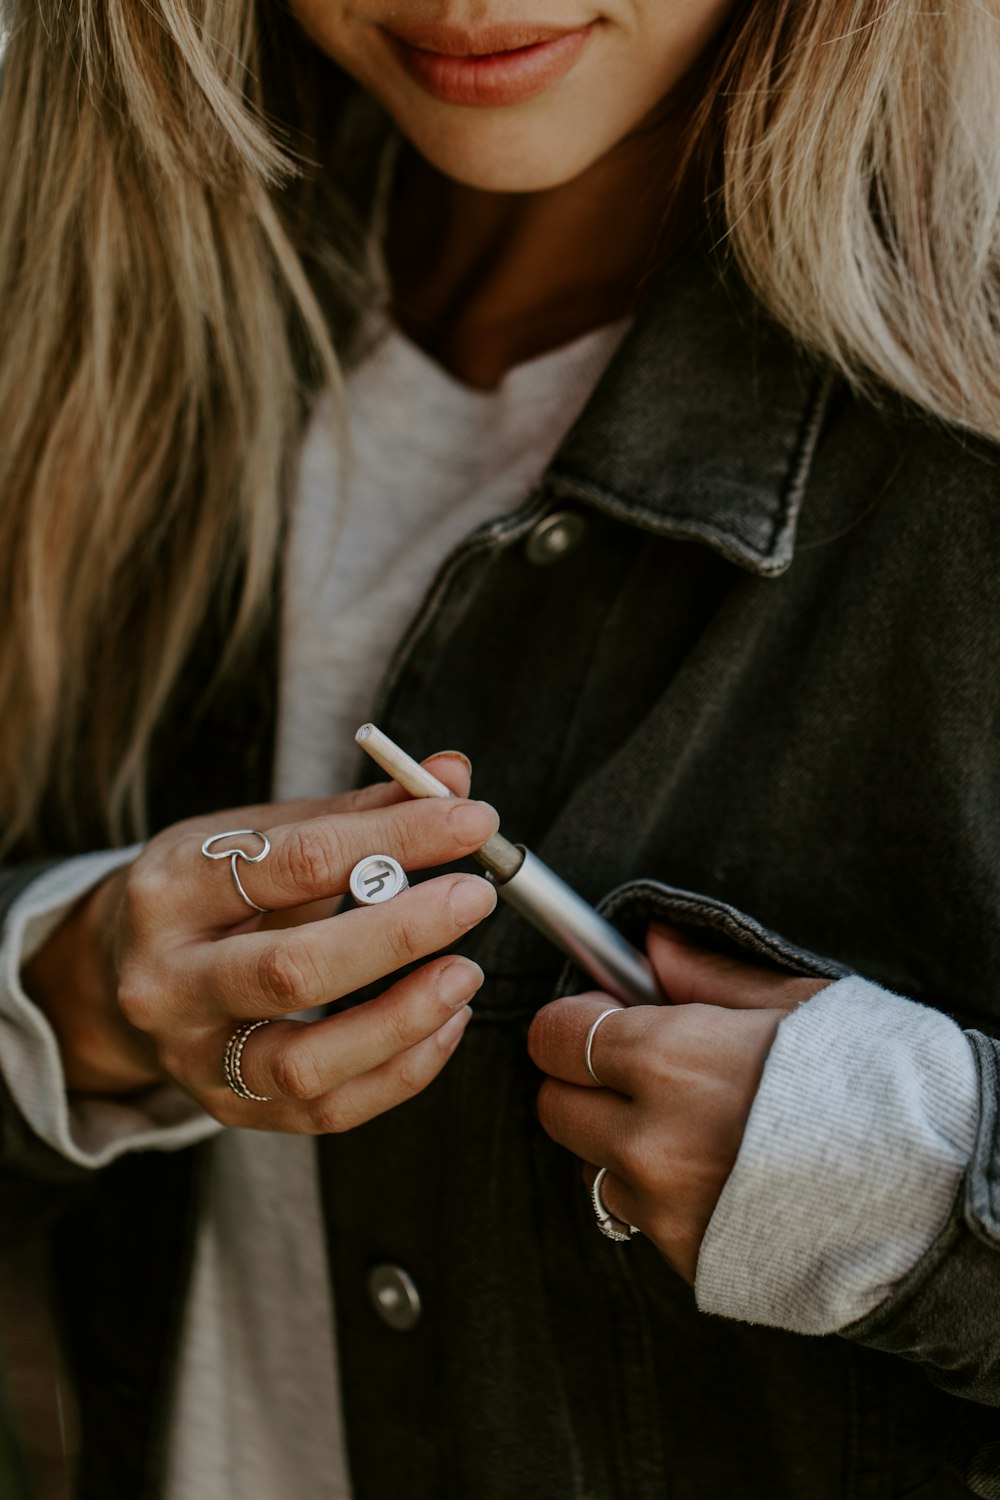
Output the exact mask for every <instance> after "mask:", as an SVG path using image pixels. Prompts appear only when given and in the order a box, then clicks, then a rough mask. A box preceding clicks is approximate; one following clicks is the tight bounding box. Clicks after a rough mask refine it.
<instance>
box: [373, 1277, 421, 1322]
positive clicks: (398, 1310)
mask: <svg viewBox="0 0 1000 1500" xmlns="http://www.w3.org/2000/svg"><path fill="white" fill-rule="evenodd" d="M368 1296H369V1299H370V1300H371V1304H372V1307H373V1308H374V1309H375V1311H376V1313H377V1314H378V1316H379V1317H380V1318H381V1320H382V1322H383V1323H384V1324H385V1325H386V1327H387V1328H395V1329H396V1331H397V1333H408V1332H409V1330H410V1329H411V1328H415V1327H416V1325H417V1323H418V1322H419V1321H420V1312H421V1307H420V1293H419V1292H418V1291H417V1288H416V1286H415V1285H414V1282H413V1278H412V1277H411V1276H409V1275H408V1274H407V1272H406V1271H404V1270H403V1268H402V1267H401V1266H375V1267H374V1268H373V1269H372V1270H371V1271H369V1273H368Z"/></svg>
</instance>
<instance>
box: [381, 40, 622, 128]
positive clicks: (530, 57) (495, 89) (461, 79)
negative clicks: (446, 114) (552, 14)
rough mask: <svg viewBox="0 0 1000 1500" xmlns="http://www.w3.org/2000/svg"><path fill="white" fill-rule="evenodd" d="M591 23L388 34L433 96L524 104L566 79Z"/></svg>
mask: <svg viewBox="0 0 1000 1500" xmlns="http://www.w3.org/2000/svg"><path fill="white" fill-rule="evenodd" d="M593 27H594V23H593V22H590V23H589V24H588V25H586V26H580V27H577V28H576V29H575V30H571V31H566V30H562V31H557V30H555V29H554V28H553V27H545V26H530V25H518V26H507V27H503V26H494V27H490V28H489V29H488V30H486V29H484V30H482V31H480V32H478V33H477V32H466V31H460V30H458V29H457V28H449V27H443V26H437V27H433V28H431V27H427V28H425V29H423V30H422V31H419V32H418V31H416V30H415V29H407V32H406V35H405V36H402V35H400V34H399V32H391V31H386V33H385V34H386V36H387V38H388V40H389V42H390V44H391V45H392V47H393V50H394V51H395V52H396V55H397V56H398V57H399V59H400V61H401V62H402V64H403V66H404V68H405V69H406V71H407V72H408V73H409V75H410V77H411V78H413V79H414V80H415V81H416V82H417V83H419V84H420V85H421V87H422V88H424V89H426V90H427V92H428V93H429V94H433V96H434V98H435V99H441V100H443V101H444V102H445V103H446V104H466V105H472V106H473V107H479V108H494V107H496V106H498V105H504V104H521V103H522V102H523V101H524V100H525V99H531V98H533V96H534V95H535V94H540V93H541V92H542V90H543V89H546V88H548V87H549V85H550V84H553V83H555V82H556V81H557V80H558V79H560V78H562V77H563V76H564V75H565V74H566V73H568V72H569V70H570V68H571V67H572V66H573V64H574V63H575V62H576V60H577V58H578V57H579V55H580V53H581V52H582V50H583V48H584V47H585V46H586V45H587V41H588V39H589V37H590V33H591V31H592V30H593ZM529 37H530V38H531V40H526V38H529Z"/></svg>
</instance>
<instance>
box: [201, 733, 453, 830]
mask: <svg viewBox="0 0 1000 1500" xmlns="http://www.w3.org/2000/svg"><path fill="white" fill-rule="evenodd" d="M421 764H422V765H423V766H424V767H425V769H426V770H428V771H430V773H431V775H432V776H436V777H437V779H438V781H443V782H444V784H445V786H447V787H448V789H449V791H450V792H451V793H452V795H453V796H454V797H468V795H469V786H470V783H471V780H472V762H471V761H470V760H469V757H468V756H467V755H463V754H462V752H461V750H439V751H438V752H437V753H436V754H434V755H431V756H429V757H428V758H427V760H425V761H423V762H422V763H421ZM413 800H414V799H413V798H411V797H410V794H409V793H408V792H405V791H404V790H403V788H402V787H401V786H400V785H399V784H398V783H397V782H395V781H376V782H373V783H372V785H371V786H362V787H356V788H355V789H354V790H353V791H349V792H338V793H337V795H336V796H334V797H301V798H296V799H294V800H293V801H290V802H258V803H255V804H253V805H252V806H250V807H235V808H229V809H228V810H225V811H223V812H220V813H213V815H212V822H213V823H214V824H215V825H216V829H215V831H216V832H219V833H221V832H222V830H223V829H225V828H236V827H247V828H249V827H251V826H252V827H254V828H262V829H263V830H264V832H265V833H266V832H268V831H269V830H270V829H272V828H279V827H282V826H283V825H285V824H288V823H298V822H305V821H306V820H307V819H309V818H321V817H325V816H327V815H328V814H330V813H338V812H364V811H366V810H367V809H369V808H376V807H391V806H393V805H394V804H396V803H398V802H407V801H413ZM189 821H191V822H193V821H194V820H189ZM203 822H205V823H206V827H207V822H206V820H205V819H199V820H198V826H199V827H201V825H202V823H203Z"/></svg>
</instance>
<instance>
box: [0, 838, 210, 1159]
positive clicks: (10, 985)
mask: <svg viewBox="0 0 1000 1500" xmlns="http://www.w3.org/2000/svg"><path fill="white" fill-rule="evenodd" d="M138 852H139V850H138V847H132V848H129V849H112V850H107V851H104V852H102V853H99V854H84V855H80V856H79V857H78V858H76V859H69V860H66V861H64V862H63V863H62V864H59V865H56V866H54V867H53V868H52V869H51V870H47V871H46V872H45V874H44V875H40V876H39V877H38V879H37V880H35V881H33V882H32V883H31V885H29V886H27V887H26V888H25V890H24V891H22V892H21V895H20V896H19V897H18V899H17V900H16V901H15V902H14V904H13V906H12V907H11V909H10V913H9V915H8V918H7V922H6V924H5V927H4V931H3V939H2V941H0V1070H2V1072H3V1076H4V1078H5V1080H6V1083H7V1086H8V1088H9V1089H10V1092H11V1095H12V1096H13V1099H14V1102H15V1104H16V1105H17V1107H18V1109H19V1110H20V1111H21V1114H22V1115H23V1116H24V1118H25V1120H27V1122H28V1124H29V1125H30V1126H31V1128H32V1130H33V1131H34V1132H35V1134H36V1135H37V1136H39V1137H40V1138H41V1139H42V1140H43V1141H45V1142H46V1143H47V1144H48V1145H50V1146H52V1147H53V1148H54V1149H55V1150H56V1151H58V1152H60V1153H61V1155H63V1156H65V1157H66V1158H67V1159H68V1160H69V1161H72V1162H75V1163H76V1164H77V1165H78V1166H82V1167H103V1166H107V1165H108V1163H109V1162H112V1161H114V1160H115V1158H116V1157H118V1156H122V1155H123V1154H124V1153H125V1152H127V1151H148V1150H159V1151H174V1150H178V1149H180V1148H181V1147H183V1146H190V1145H193V1144H194V1143H195V1142H197V1141H200V1140H204V1139H205V1138H206V1137H207V1136H210V1135H214V1134H215V1132H216V1131H217V1130H219V1129H220V1128H221V1127H220V1126H219V1125H218V1123H217V1122H216V1121H215V1120H213V1119H211V1117H210V1116H209V1115H207V1114H206V1113H205V1112H204V1110H203V1109H201V1107H200V1106H199V1105H198V1104H196V1103H195V1101H194V1100H193V1099H191V1098H190V1097H189V1096H188V1095H187V1094H185V1093H184V1092H183V1090H182V1089H179V1088H177V1087H176V1086H175V1085H173V1084H163V1085H161V1086H159V1087H156V1088H151V1089H146V1090H145V1091H144V1092H143V1093H142V1094H141V1095H134V1096H131V1097H128V1098H122V1099H113V1098H107V1099H98V1098H81V1099H74V1100H73V1101H72V1102H70V1100H69V1099H68V1097H67V1094H66V1083H65V1079H64V1076H63V1069H62V1060H61V1058H60V1055H59V1044H58V1043H57V1041H56V1038H55V1034H54V1032H53V1030H52V1028H51V1026H50V1025H49V1023H48V1020H47V1019H46V1017H45V1016H44V1015H43V1014H42V1012H41V1011H40V1010H39V1009H38V1007H37V1006H35V1005H33V1004H32V1002H31V1000H29V998H28V996H27V995H26V994H25V992H24V989H23V986H22V984H21V970H22V969H23V967H24V965H25V964H26V963H27V962H28V960H29V959H30V958H32V957H33V956H34V954H35V953H37V952H38V950H39V948H41V946H42V945H43V943H44V942H45V941H46V939H47V938H48V936H49V934H50V933H51V932H53V931H54V929H55V928H56V927H57V926H58V925H59V923H60V922H61V921H62V919H63V918H64V917H65V916H66V915H67V914H68V912H69V910H70V908H71V907H72V906H74V905H75V903H76V902H77V901H79V900H80V899H81V897H83V896H85V895H86V894H87V892H88V891H90V890H92V889H93V887H94V886H95V885H97V884H98V883H99V882H100V881H101V880H103V879H105V877H106V876H108V875H110V874H112V873H113V872H114V871H115V870H117V869H120V868H121V866H122V865H126V864H128V863H129V861H130V860H133V859H135V857H136V855H137V853H138Z"/></svg>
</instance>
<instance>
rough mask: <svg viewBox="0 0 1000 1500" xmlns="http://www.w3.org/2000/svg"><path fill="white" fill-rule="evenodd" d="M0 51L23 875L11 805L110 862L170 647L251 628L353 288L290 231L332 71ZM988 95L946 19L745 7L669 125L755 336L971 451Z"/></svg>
mask: <svg viewBox="0 0 1000 1500" xmlns="http://www.w3.org/2000/svg"><path fill="white" fill-rule="evenodd" d="M263 28H266V29H267V37H266V45H265V44H263V43H262V39H261V38H262V29H263ZM4 30H6V31H7V32H8V39H7V44H6V55H5V57H4V60H3V83H2V89H0V204H2V205H3V211H2V214H0V308H2V309H3V312H2V314H0V316H2V332H0V411H2V412H3V414H4V415H3V428H4V437H3V443H2V445H0V496H2V497H3V499H2V509H0V638H2V639H3V642H4V652H3V655H2V657H0V819H2V821H3V824H4V825H5V827H6V829H7V838H8V842H11V841H12V840H13V839H14V838H18V839H20V841H21V845H22V847H24V848H30V847H31V845H32V841H33V840H34V841H35V842H38V838H39V833H38V831H39V829H40V827H41V825H42V821H43V816H42V815H43V808H44V809H48V810H49V812H50V813H51V810H52V809H53V808H54V809H55V812H56V815H57V820H58V824H59V826H60V827H61V828H63V829H64V830H65V833H64V838H65V840H66V841H67V842H68V843H70V844H71V843H72V842H73V839H74V838H75V837H76V834H75V832H74V830H75V828H76V827H77V820H76V808H77V807H78V806H79V805H80V803H81V799H82V800H83V802H84V803H85V804H87V805H89V806H95V805H96V806H97V807H99V808H100V810H101V812H102V816H103V822H104V825H105V827H106V833H107V836H108V837H109V838H111V839H116V840H118V839H122V838H125V837H127V836H131V835H135V834H140V833H142V831H143V829H144V818H145V781H146V770H147V764H148V758H149V747H150V742H151V739H152V736H153V733H154V731H155V729H156V727H157V725H158V723H159V722H160V721H161V720H162V717H163V714H164V712H165V710H166V708H167V706H168V705H169V703H170V700H171V695H172V693H173V692H174V690H175V688H176V685H177V682H178V678H179V676H180V673H181V669H182V667H183V665H184V663H185V661H186V660H187V658H188V657H189V655H190V653H191V650H192V647H193V645H194V643H195V641H196V639H197V637H198V632H199V630H200V628H201V627H202V625H203V623H204V621H205V620H206V618H207V617H208V616H209V615H210V614H211V612H212V611H213V610H215V611H218V614H219V618H220V619H225V620H228V621H231V622H232V623H231V624H230V625H229V627H228V630H229V636H228V638H229V642H230V646H229V652H230V656H231V657H232V658H233V659H235V657H236V655H238V653H240V652H241V651H243V652H245V651H246V650H247V649H248V647H249V646H250V644H251V643H252V641H253V639H254V632H255V630H256V629H257V628H258V626H259V624H260V622H261V620H262V619H263V618H264V617H265V616H266V614H267V610H268V607H269V601H270V598H271V594H272V588H273V580H274V573H275V567H276V560H277V557H278V552H279V548H280V541H281V533H282V499H283V496H284V493H285V489H286V487H287V483H288V478H289V473H290V465H291V463H292V462H293V456H294V453H295V449H296V446H297V441H298V435H299V432H300V428H301V421H302V415H303V407H304V402H305V400H306V398H307V395H308V392H309V390H310V389H311V388H313V387H315V386H316V385H317V384H319V383H330V384H335V383H336V380H337V361H336V358H335V355H334V349H333V345H332V339H331V335H330V329H329V322H330V319H329V306H328V305H325V303H324V299H323V297H322V295H321V294H320V292H319V291H318V286H319V283H320V281H322V280H323V279H324V277H325V284H326V285H327V287H328V289H332V291H331V296H335V295H336V294H337V290H338V288H339V290H340V291H345V289H347V292H348V293H350V294H351V295H354V296H357V295H359V290H358V289H359V287H363V286H364V284H365V283H364V278H363V276H362V275H361V274H360V273H358V270H357V257H356V256H353V257H352V255H350V254H349V253H348V251H347V250H346V249H345V248H344V245H345V243H346V242H345V241H344V239H343V233H342V231H343V228H344V220H343V217H342V215H341V214H340V212H339V209H338V208H337V207H336V205H334V206H333V207H332V208H330V211H329V212H327V213H326V214H325V215H324V214H323V213H319V212H316V211H315V208H316V205H315V203H313V205H312V209H311V211H310V212H308V213H305V212H301V202H300V200H301V198H302V195H304V194H308V193H309V192H310V191H311V190H314V189H315V185H316V183H317V182H318V181H319V180H320V179H319V176H318V174H316V173H315V172H312V171H307V172H306V173H304V174H303V173H302V172H301V170H300V168H301V161H300V157H301V154H302V153H303V152H308V153H309V154H310V155H312V156H313V157H314V158H317V159H319V160H322V159H323V157H324V145H323V142H322V140H320V139H318V136H319V133H320V132H319V126H318V125H317V123H316V120H314V119H313V111H314V110H315V112H316V116H317V118H318V117H319V110H318V108H317V105H318V103H319V101H320V97H322V99H323V102H324V103H325V104H327V105H328V97H327V95H328V91H329V89H330V87H331V78H332V74H329V73H328V74H323V73H322V71H321V69H322V68H323V67H326V66H327V65H326V64H325V62H324V63H320V62H319V61H317V57H318V54H316V49H314V48H311V47H309V46H308V44H305V43H304V42H302V41H301V40H299V39H298V37H297V32H296V31H295V28H294V26H293V24H292V23H291V22H290V21H287V20H285V18H284V16H283V14H282V7H280V6H277V5H275V6H274V8H273V10H272V8H271V6H270V4H269V3H267V0H260V3H259V4H254V3H253V0H0V33H2V32H3V31H4ZM313 54H316V56H313ZM275 59H277V61H275ZM997 98H1000V34H998V30H997V21H996V19H995V18H994V17H993V16H992V15H991V14H990V13H989V12H988V10H987V9H985V8H984V7H982V6H979V5H977V4H976V3H975V0H968V3H960V0H953V3H950V4H947V5H946V6H944V7H943V8H942V9H940V10H938V11H932V10H930V9H929V8H927V7H925V6H924V4H923V3H922V0H770V3H768V4H767V5H764V4H763V3H759V4H755V5H751V6H749V7H748V8H746V9H744V10H742V11H741V12H740V13H739V14H738V15H737V16H736V17H735V18H734V19H733V21H732V23H731V25H730V27H729V29H728V31H727V33H726V36H725V38H724V42H723V45H722V47H721V48H720V52H719V64H718V71H717V74H716V78H715V82H714V84H713V86H712V89H711V90H710V92H709V96H708V97H707V99H706V102H705V105H704V107H703V109H702V110H701V111H700V112H699V113H698V116H697V119H696V125H695V128H696V130H697V131H698V132H699V133H700V135H701V136H703V137H704V138H705V139H706V140H707V139H709V138H712V137H713V133H715V134H716V135H717V139H718V142H719V146H720V155H719V158H718V160H719V161H720V162H721V179H720V181H721V186H720V194H721V200H722V202H723V204H724V212H725V217H726V221H727V225H728V237H729V243H730V244H731V246H732V249H733V252H734V254H735V257H736V258H737V260H738V262H739V264H740V266H741V268H742V270H743V272H744V274H745V276H746V278H747V280H748V281H749V282H750V284H751V286H752V287H753V288H754V289H755V290H756V292H757V293H758V295H759V296H760V297H761V299H762V300H763V301H764V303H765V304H766V305H767V306H768V307H769V308H770V309H771V310H772V311H773V312H774V314H775V315H776V316H777V317H778V318H779V319H780V320H781V321H782V322H783V323H785V324H786V325H787V326H788V328H789V329H791V330H792V331H793V333H794V334H795V335H796V336H797V337H798V338H800V339H801V340H802V341H803V342H804V343H806V344H807V345H809V346H810V347H811V348H813V349H815V350H816V351H818V352H820V353H821V354H822V355H824V356H826V357H827V358H828V359H830V360H832V361H833V362H834V363H835V364H836V365H838V366H839V367H840V368H841V369H842V370H844V371H845V372H847V374H848V375H849V376H850V377H851V378H852V379H853V380H857V381H862V382H868V383H869V384H870V385H873V386H877V385H878V384H879V383H882V384H884V385H885V386H888V387H890V388H891V389H893V390H895V391H898V392H900V393H902V394H903V395H905V396H906V397H908V398H910V399H911V400H912V401H914V402H916V403H917V404H918V405H920V406H921V407H923V408H924V409H925V410H926V411H927V412H928V413H930V414H932V415H933V416H935V417H938V418H941V419H943V420H945V421H948V422H954V423H958V424H960V425H962V426H965V427H967V428H970V429H972V430H974V431H976V432H979V433H982V434H985V435H986V436H987V437H990V438H994V439H997V438H1000V363H998V361H997V359H996V334H997V328H998V322H1000V319H998V311H1000V309H998V304H997V266H998V254H997V235H998V226H1000V133H998V132H997V131H996V128H995V119H994V115H995V101H996V99H997ZM297 204H298V205H299V207H298V211H297V207H296V205H297ZM317 222H320V223H323V224H324V225H325V228H324V230H323V231H322V232H321V233H318V232H317V230H316V228H315V225H316V223H317ZM301 225H306V226H310V227H308V228H301V227H297V226H301ZM320 241H324V242H326V243H320ZM327 250H329V252H330V253H327V254H326V257H325V259H324V253H325V252H326V251H327ZM345 294H346V293H345ZM45 821H46V822H50V821H51V817H50V818H47V819H46V820H45Z"/></svg>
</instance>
